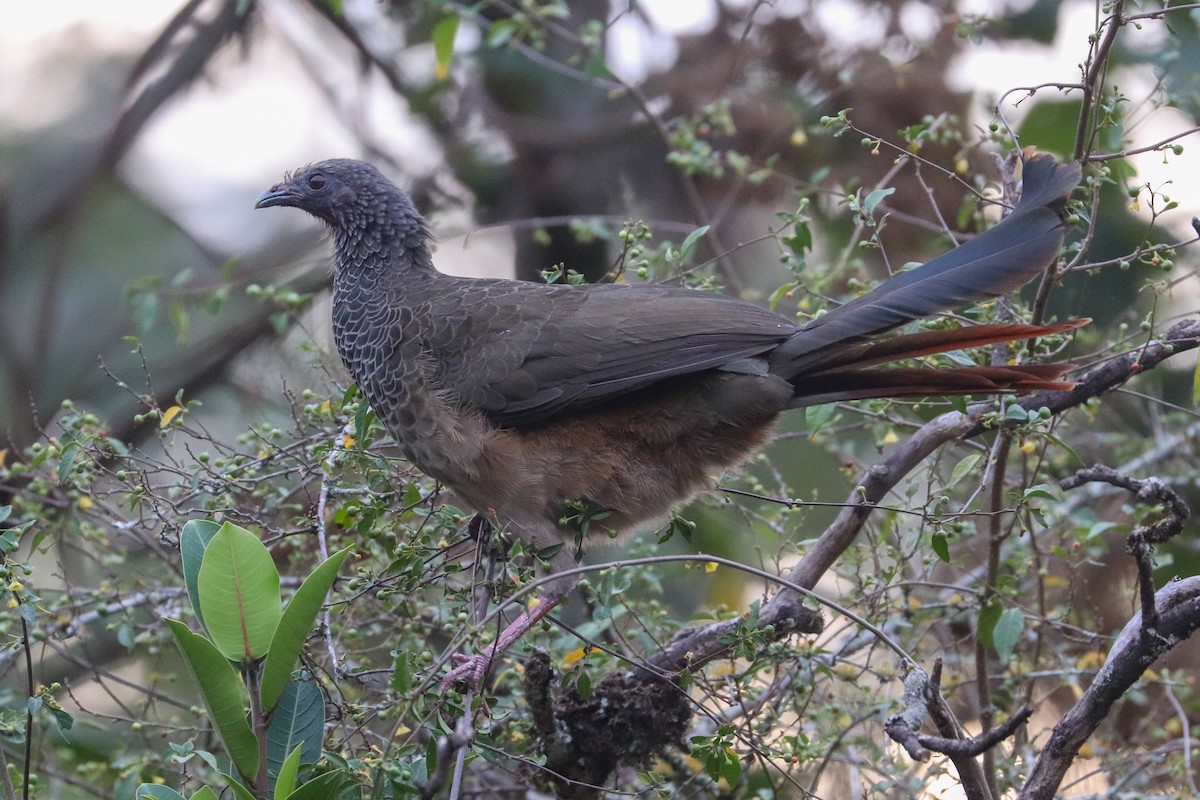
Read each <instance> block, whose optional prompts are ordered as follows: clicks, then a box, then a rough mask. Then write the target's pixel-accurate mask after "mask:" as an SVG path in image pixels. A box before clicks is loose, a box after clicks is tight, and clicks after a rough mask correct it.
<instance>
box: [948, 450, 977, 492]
mask: <svg viewBox="0 0 1200 800" xmlns="http://www.w3.org/2000/svg"><path fill="white" fill-rule="evenodd" d="M980 457H981V456H980V454H979V453H971V454H970V455H967V456H964V457H963V460H962V461H959V462H958V463H957V464H955V465H954V469H953V470H951V471H950V482H949V483H947V484H946V488H947V489H949V488H950V487H951V486H953V485H954V484H956V483H958V482H959V481H961V480H962V479H963V476H965V475H966V474H967V473H968V472H970V471H971V470H973V469H975V465H976V464H978V463H979V459H980Z"/></svg>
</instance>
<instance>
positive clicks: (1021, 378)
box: [789, 319, 1091, 408]
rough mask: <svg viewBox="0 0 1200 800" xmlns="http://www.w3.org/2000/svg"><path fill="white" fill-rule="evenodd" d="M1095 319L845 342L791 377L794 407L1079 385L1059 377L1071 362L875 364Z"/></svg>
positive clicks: (1071, 326) (1030, 336) (1049, 332)
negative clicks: (830, 358)
mask: <svg viewBox="0 0 1200 800" xmlns="http://www.w3.org/2000/svg"><path fill="white" fill-rule="evenodd" d="M1089 322H1091V320H1089V319H1076V320H1071V321H1070V322H1060V323H1057V324H1054V325H975V326H972V327H970V328H958V329H955V330H947V331H926V332H922V333H914V334H909V335H907V336H897V337H894V338H892V339H888V340H886V341H883V342H878V343H875V344H864V345H859V346H857V347H847V348H845V349H843V350H842V358H841V359H840V360H839V361H838V362H836V363H832V364H828V365H826V366H824V367H821V368H818V369H815V370H813V371H812V372H806V373H804V374H802V375H797V376H793V377H791V378H789V380H790V381H791V383H792V385H793V386H794V387H796V394H795V396H794V398H793V400H792V407H794V408H800V407H803V406H815V405H820V404H821V403H830V402H834V401H843V400H865V399H868V398H872V397H925V396H939V395H962V394H999V393H1004V392H1033V391H1040V390H1043V389H1051V390H1067V389H1071V388H1073V387H1074V386H1075V384H1074V383H1073V382H1071V381H1064V380H1061V378H1062V376H1063V374H1064V373H1066V372H1067V371H1068V370H1069V369H1070V368H1071V367H1072V365H1071V364H1067V363H1057V364H1017V365H1006V366H999V367H953V368H950V369H934V368H932V367H890V368H887V369H872V367H874V366H877V365H879V364H887V363H891V362H894V361H900V360H903V359H908V358H919V357H921V356H927V355H932V354H935V353H945V352H948V351H950V350H959V349H962V348H966V347H980V346H982V345H987V344H996V343H1000V342H1009V341H1014V340H1018V339H1021V340H1024V339H1033V338H1037V337H1039V336H1049V335H1052V334H1056V333H1065V332H1066V331H1069V330H1073V329H1075V328H1078V327H1080V326H1082V325H1086V324H1088V323H1089Z"/></svg>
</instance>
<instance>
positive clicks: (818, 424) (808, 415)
mask: <svg viewBox="0 0 1200 800" xmlns="http://www.w3.org/2000/svg"><path fill="white" fill-rule="evenodd" d="M836 410H837V404H836V403H826V404H825V405H821V406H809V407H808V408H806V409H804V424H805V426H806V429H807V431H808V435H809V437H813V436H816V435H817V432H818V431H820V430H821V428H823V427H825V424H826V423H828V422H829V420H830V418H832V417H833V412H834V411H836Z"/></svg>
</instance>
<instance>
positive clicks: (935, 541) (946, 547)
mask: <svg viewBox="0 0 1200 800" xmlns="http://www.w3.org/2000/svg"><path fill="white" fill-rule="evenodd" d="M930 544H931V545H932V546H933V552H934V553H936V554H937V557H938V558H940V559H941V560H942V561H943V562H944V563H946V564H949V563H950V539H949V537H947V536H946V532H945V531H934V532H933V538H932V540H931V541H930Z"/></svg>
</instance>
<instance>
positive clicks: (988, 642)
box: [977, 603, 1004, 647]
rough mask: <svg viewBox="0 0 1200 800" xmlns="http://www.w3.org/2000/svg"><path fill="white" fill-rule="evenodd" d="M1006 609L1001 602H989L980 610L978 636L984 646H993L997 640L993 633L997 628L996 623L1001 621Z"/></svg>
mask: <svg viewBox="0 0 1200 800" xmlns="http://www.w3.org/2000/svg"><path fill="white" fill-rule="evenodd" d="M1003 612H1004V609H1002V608H1001V607H1000V604H999V603H988V604H987V605H986V606H984V607H983V608H981V609H980V610H979V623H978V628H977V631H978V634H977V635H978V636H979V641H980V643H981V644H983V646H984V647H991V646H992V644H993V643H994V642H995V641H996V640H995V639H994V638H993V634H994V633H995V630H996V623H997V622H999V621H1000V615H1001V614H1002V613H1003Z"/></svg>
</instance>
